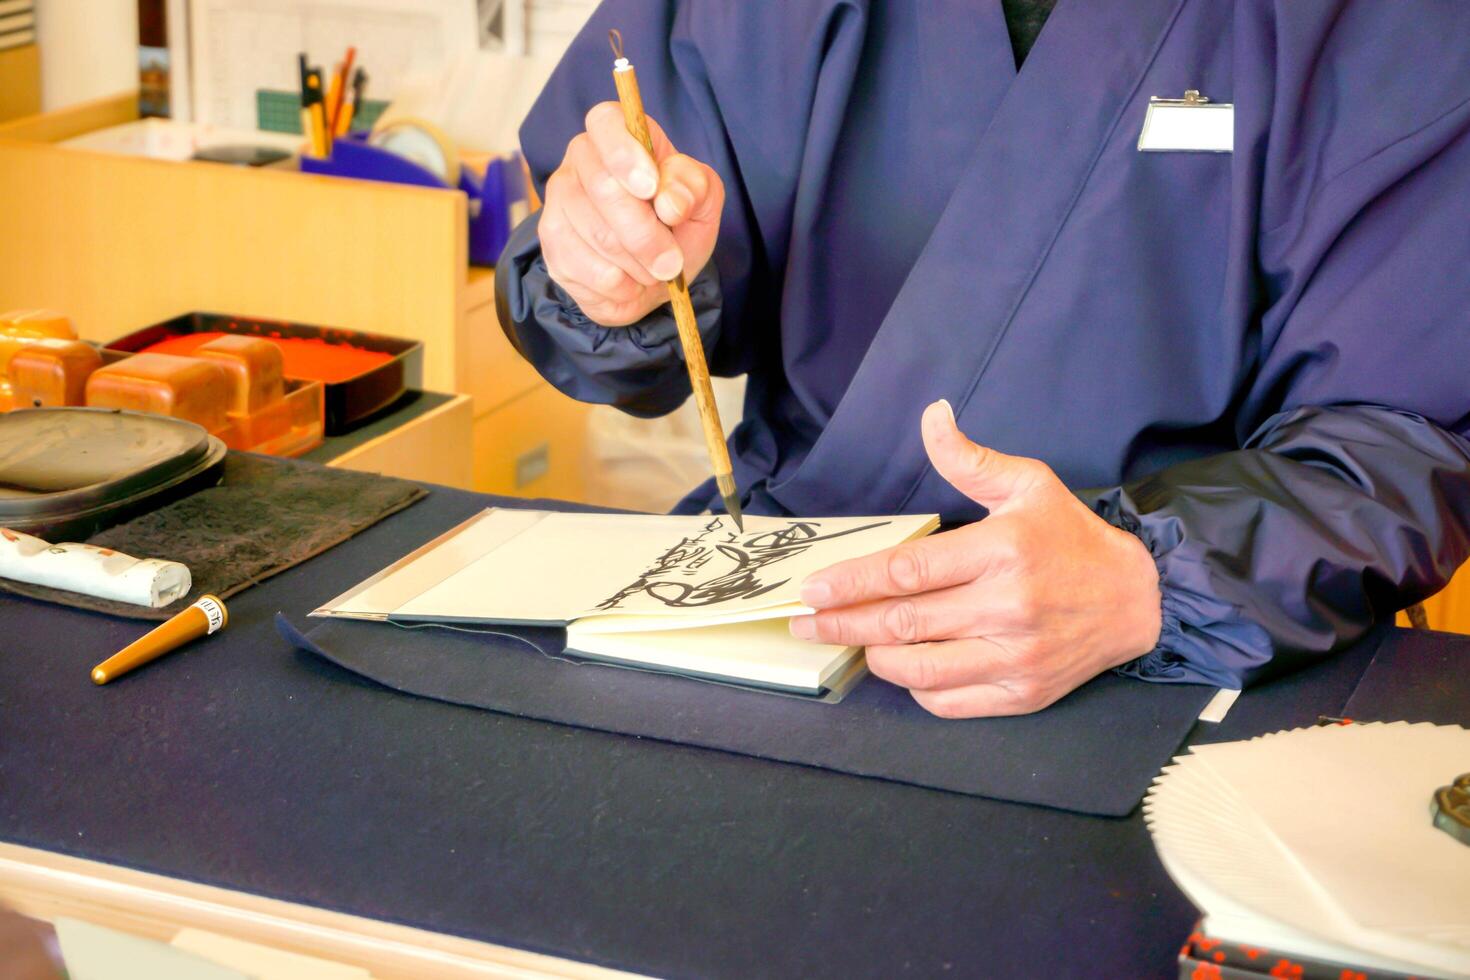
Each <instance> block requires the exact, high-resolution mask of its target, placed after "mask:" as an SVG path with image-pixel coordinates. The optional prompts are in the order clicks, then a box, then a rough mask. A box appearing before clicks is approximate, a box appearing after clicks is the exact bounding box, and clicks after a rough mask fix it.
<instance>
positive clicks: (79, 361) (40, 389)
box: [0, 337, 102, 410]
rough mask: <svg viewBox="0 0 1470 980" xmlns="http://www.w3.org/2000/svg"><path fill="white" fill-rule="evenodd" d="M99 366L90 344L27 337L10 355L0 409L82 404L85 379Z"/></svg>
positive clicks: (98, 357)
mask: <svg viewBox="0 0 1470 980" xmlns="http://www.w3.org/2000/svg"><path fill="white" fill-rule="evenodd" d="M100 367H102V355H101V354H99V353H98V352H97V349H96V348H95V347H93V346H92V345H91V344H88V343H84V342H83V341H80V340H58V339H56V338H53V337H39V338H35V339H32V340H29V341H27V342H26V343H25V344H23V345H22V346H21V347H20V349H19V350H17V351H15V353H14V354H13V355H12V356H11V358H10V369H9V386H10V392H9V395H10V404H9V405H5V404H4V403H3V399H0V410H3V409H6V408H60V407H63V406H67V405H84V404H86V391H87V379H88V378H90V377H91V376H92V373H93V372H94V371H96V370H97V369H98V368H100ZM0 394H3V386H0Z"/></svg>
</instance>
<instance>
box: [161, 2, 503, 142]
mask: <svg viewBox="0 0 1470 980" xmlns="http://www.w3.org/2000/svg"><path fill="white" fill-rule="evenodd" d="M191 13H192V15H193V23H192V25H191V31H190V35H191V44H192V54H193V70H194V97H195V112H196V119H197V120H198V121H201V122H206V123H212V124H214V125H216V126H229V127H233V128H237V129H255V128H256V101H255V100H256V91H257V90H258V89H262V88H265V89H272V90H277V91H284V92H295V91H296V90H297V89H298V88H299V83H300V79H299V77H298V72H297V63H296V56H297V54H298V53H299V52H302V51H305V52H307V53H308V54H309V56H310V57H311V58H312V60H313V62H314V63H315V64H320V65H322V66H323V67H324V68H326V69H327V70H329V71H330V69H331V67H332V64H333V63H334V62H335V61H336V60H338V59H339V58H341V57H342V53H343V52H344V51H345V50H346V49H347V46H348V45H353V46H355V47H356V48H357V63H358V64H360V65H363V66H364V68H365V70H366V71H367V72H368V73H369V75H370V78H371V81H370V88H369V96H370V97H371V98H374V99H383V98H392V97H393V95H394V93H395V91H396V89H397V88H398V86H399V85H400V84H402V83H403V81H404V80H405V79H407V78H408V77H410V75H411V74H412V73H414V72H417V71H436V70H439V69H441V68H443V67H444V66H445V65H447V64H449V63H451V62H452V61H453V60H454V59H455V58H457V57H462V56H466V55H468V54H470V53H472V52H474V51H476V50H477V49H478V46H479V32H480V27H479V23H478V13H477V10H476V5H475V0H194V6H193V7H192V8H191Z"/></svg>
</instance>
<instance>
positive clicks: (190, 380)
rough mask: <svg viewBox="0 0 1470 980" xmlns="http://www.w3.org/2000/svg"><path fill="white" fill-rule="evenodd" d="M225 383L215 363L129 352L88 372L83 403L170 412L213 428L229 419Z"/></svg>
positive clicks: (222, 371) (228, 391)
mask: <svg viewBox="0 0 1470 980" xmlns="http://www.w3.org/2000/svg"><path fill="white" fill-rule="evenodd" d="M230 394H231V384H230V379H229V375H228V374H227V373H226V371H225V369H224V368H223V367H221V366H220V365H218V364H213V363H210V362H209V361H207V360H202V359H200V358H197V357H176V356H174V355H172V354H135V355H133V356H132V357H128V358H124V359H123V360H121V361H117V362H115V363H113V364H109V365H107V366H106V367H102V368H99V369H97V370H96V371H94V372H92V377H91V378H89V379H88V380H87V404H88V405H90V406H92V407H94V408H124V409H129V410H131V411H134V412H153V413H154V414H156V415H171V416H173V417H174V418H179V419H185V420H187V421H190V422H194V423H196V424H198V425H201V426H203V427H204V429H205V430H206V431H208V432H218V431H220V430H221V429H223V428H224V427H225V425H226V424H227V423H228V421H229V419H228V418H227V412H228V411H229V407H230Z"/></svg>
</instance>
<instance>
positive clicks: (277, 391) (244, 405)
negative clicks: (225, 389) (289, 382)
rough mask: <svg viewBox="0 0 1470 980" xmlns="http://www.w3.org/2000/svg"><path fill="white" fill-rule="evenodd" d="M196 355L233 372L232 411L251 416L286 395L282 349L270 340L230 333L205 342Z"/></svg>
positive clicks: (231, 376) (230, 374)
mask: <svg viewBox="0 0 1470 980" xmlns="http://www.w3.org/2000/svg"><path fill="white" fill-rule="evenodd" d="M194 356H195V357H198V358H202V359H206V360H209V361H210V362H212V363H215V364H218V365H219V366H220V367H222V368H224V369H225V370H226V371H227V372H228V373H229V376H230V382H231V385H232V386H233V388H234V390H233V392H232V393H231V397H230V409H229V410H230V412H231V413H232V414H235V415H250V414H253V413H255V412H259V411H261V410H262V409H264V408H266V406H268V405H272V404H274V403H275V402H278V401H280V400H281V399H282V398H285V397H286V380H285V375H284V373H283V366H284V360H283V358H282V357H281V349H280V348H279V347H277V346H276V345H274V344H272V343H271V342H270V341H268V340H262V339H260V338H259V337H243V336H240V335H238V334H226V335H225V336H222V337H216V338H215V339H213V340H211V341H209V342H208V343H205V344H203V345H201V346H200V347H199V349H198V350H196V351H195V352H194Z"/></svg>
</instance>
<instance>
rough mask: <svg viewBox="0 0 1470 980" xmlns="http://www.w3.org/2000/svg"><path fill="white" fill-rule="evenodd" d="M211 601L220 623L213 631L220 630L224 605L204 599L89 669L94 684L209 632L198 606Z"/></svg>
mask: <svg viewBox="0 0 1470 980" xmlns="http://www.w3.org/2000/svg"><path fill="white" fill-rule="evenodd" d="M205 602H212V603H214V606H215V607H216V608H217V609H218V611H219V616H220V623H219V625H218V626H216V627H215V629H222V628H223V627H224V624H225V622H227V621H228V617H227V614H226V613H225V604H224V603H223V602H220V601H219V600H218V599H216V598H215V597H214V596H203V597H201V598H200V600H199V602H197V603H195V604H194V605H192V606H190V607H189V608H188V609H185V610H183V611H182V612H180V613H179V614H178V615H176V616H174V617H173V618H172V619H170V620H169V621H168V622H166V623H164V624H163V625H162V626H159V627H158V628H157V629H155V630H153V631H152V632H150V633H148V634H146V635H145V636H143V637H141V638H140V639H137V640H134V641H133V642H132V643H129V644H128V645H127V646H125V647H123V648H122V649H121V650H119V651H118V652H117V653H114V654H113V655H112V656H110V657H108V658H107V659H106V660H104V661H102V662H101V663H100V664H98V665H97V666H96V667H93V668H92V682H93V683H95V684H106V683H107V682H108V681H110V680H114V679H115V678H118V677H121V676H122V675H123V674H126V673H127V672H128V671H130V670H134V669H136V668H138V667H141V666H143V665H144V664H146V663H148V662H149V661H152V660H157V659H158V658H159V657H161V656H163V655H164V654H166V653H171V652H172V651H174V650H177V649H178V648H179V647H181V646H183V645H184V644H185V643H188V642H189V641H190V640H196V639H198V638H199V637H201V636H203V635H204V634H206V633H209V632H211V630H210V628H209V626H210V616H209V613H208V612H206V611H205V610H204V609H203V608H201V604H203V603H205Z"/></svg>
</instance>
